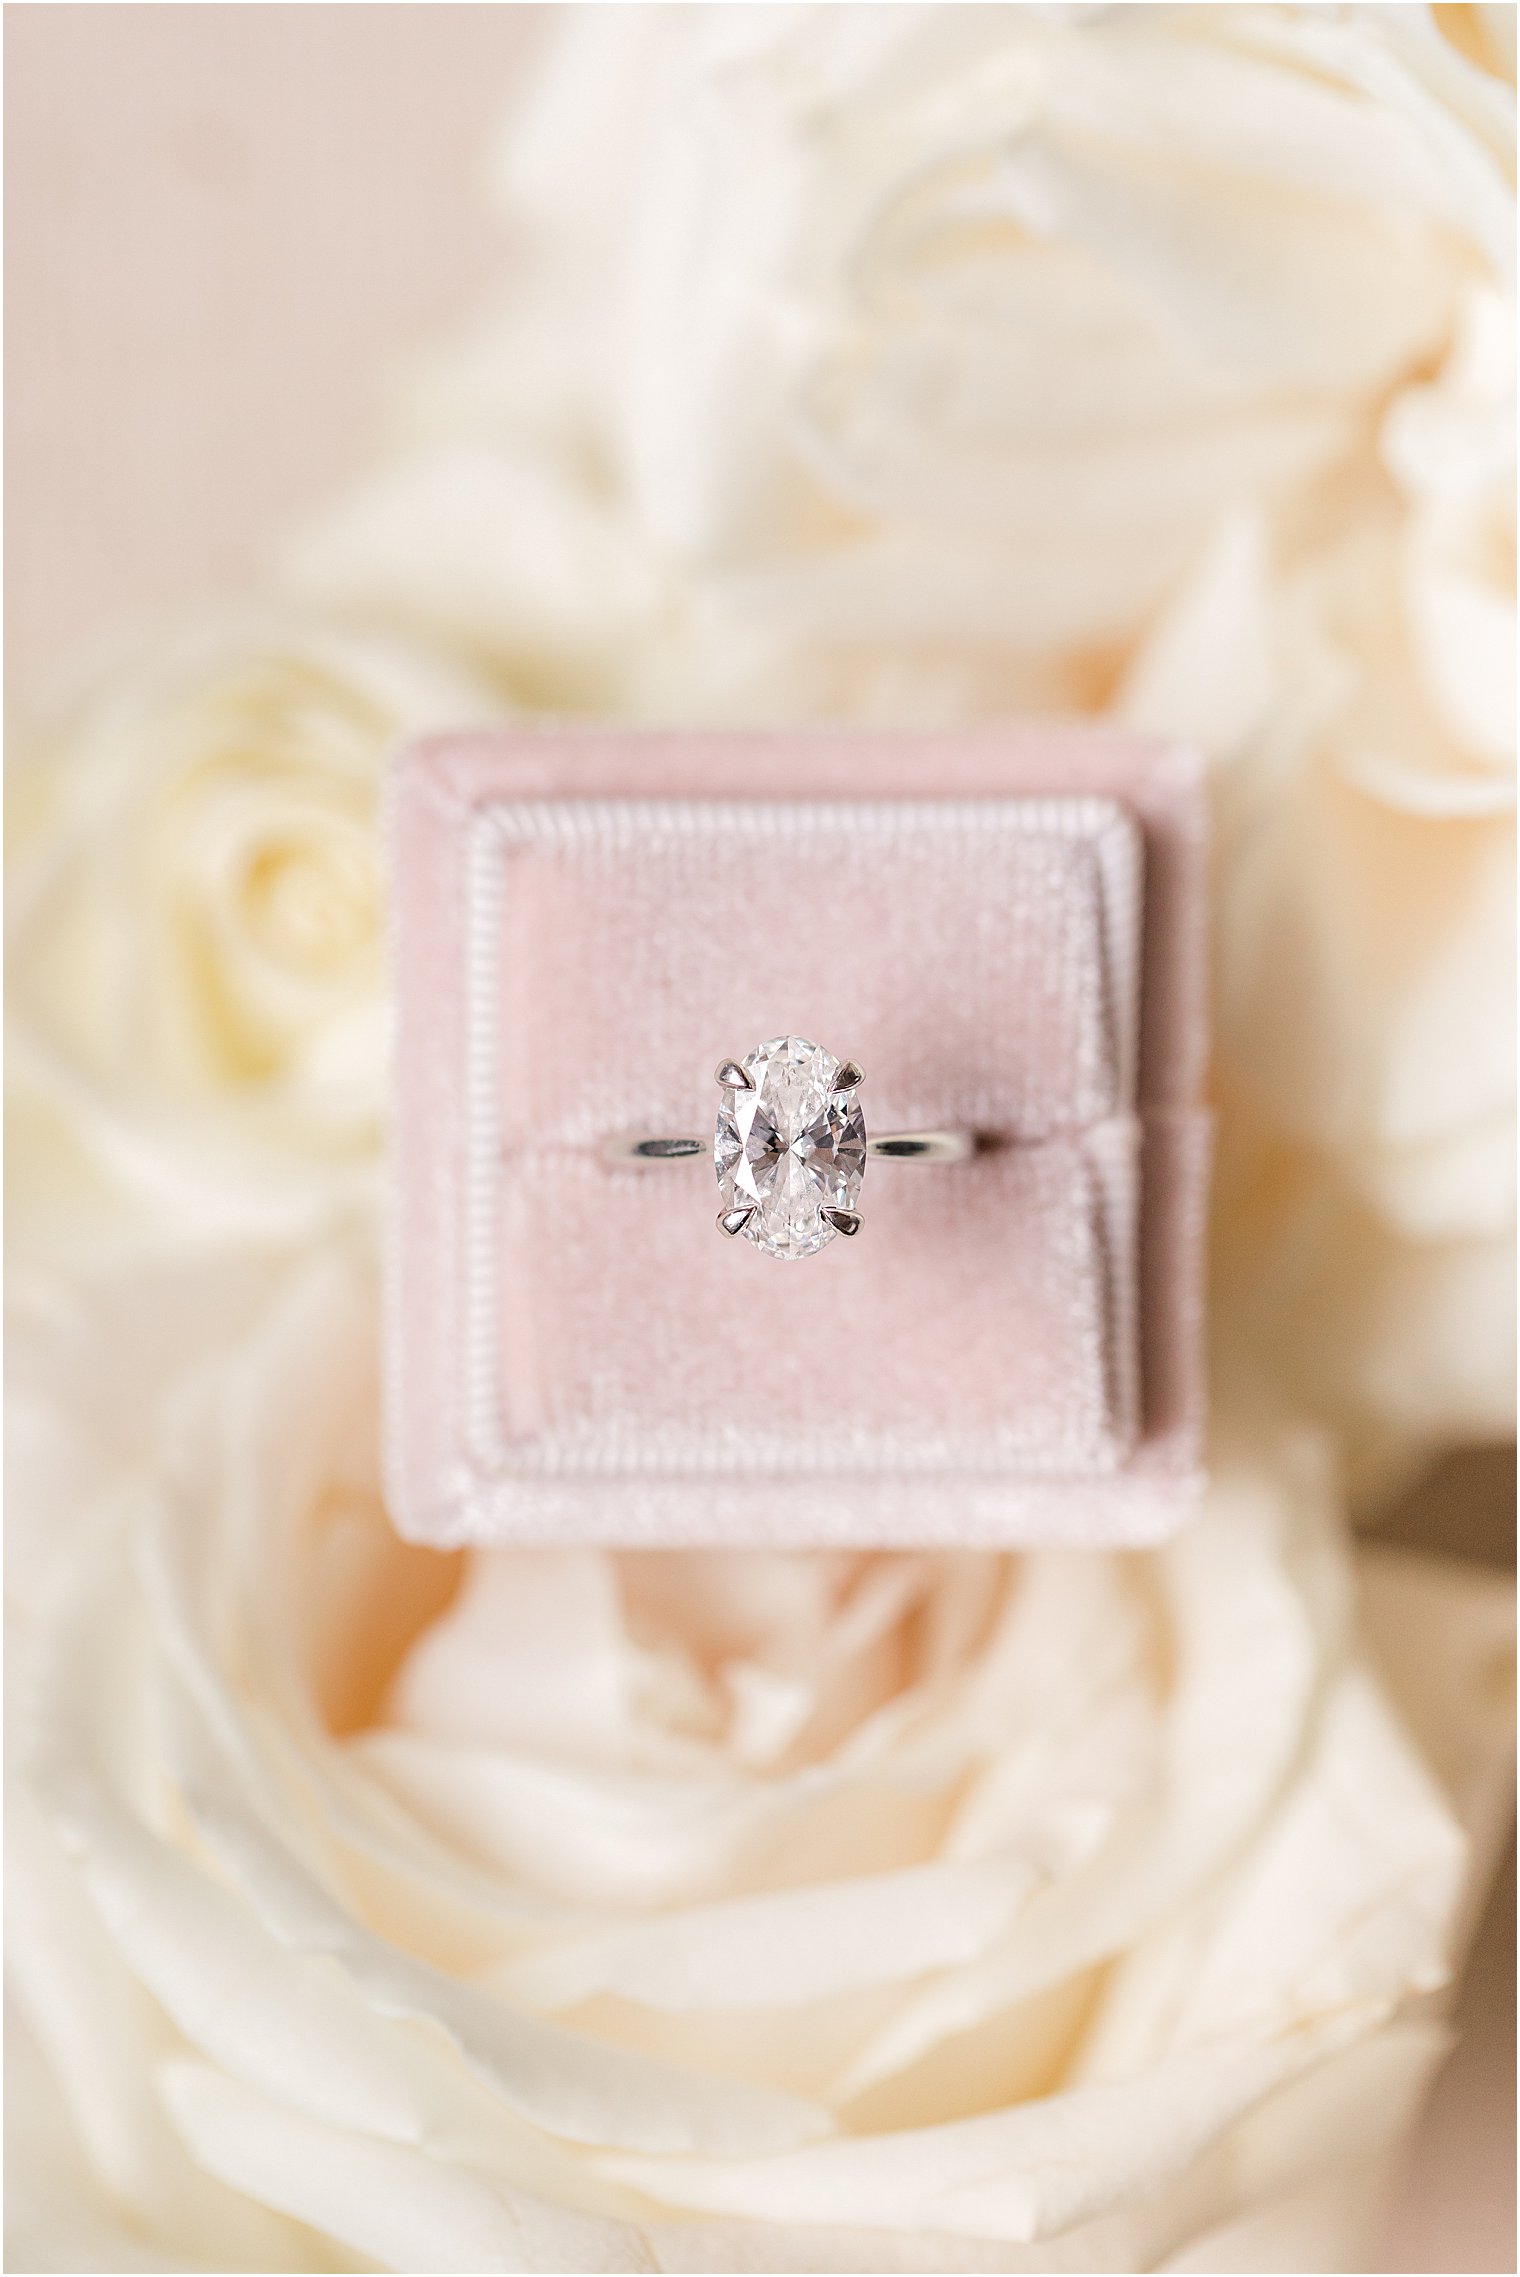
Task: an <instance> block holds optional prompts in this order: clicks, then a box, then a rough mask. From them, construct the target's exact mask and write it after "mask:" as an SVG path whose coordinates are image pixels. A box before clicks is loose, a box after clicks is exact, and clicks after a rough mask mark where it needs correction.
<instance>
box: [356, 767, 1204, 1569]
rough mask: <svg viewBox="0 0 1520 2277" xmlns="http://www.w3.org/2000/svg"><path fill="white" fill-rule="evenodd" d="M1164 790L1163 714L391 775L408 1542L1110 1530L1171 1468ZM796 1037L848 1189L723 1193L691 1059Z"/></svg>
mask: <svg viewBox="0 0 1520 2277" xmlns="http://www.w3.org/2000/svg"><path fill="white" fill-rule="evenodd" d="M1199 835H1200V826H1199V795H1198V783H1197V774H1196V769H1195V768H1194V767H1193V766H1192V765H1191V764H1190V763H1189V762H1188V760H1187V759H1186V758H1185V756H1184V755H1181V754H1179V753H1177V752H1176V751H1174V750H1172V749H1170V748H1166V747H1157V746H1154V745H1149V744H1145V743H1142V742H1138V741H1131V740H1128V739H1120V738H1113V737H1107V736H1095V735H1083V734H1080V733H1078V732H1076V731H1067V732H1063V733H1044V734H1030V733H1022V734H1018V735H1012V734H1010V735H1007V736H1001V737H989V736H983V737H977V738H955V739H950V738H933V737H917V736H904V737H882V736H871V737H865V736H850V735H844V734H840V735H837V736H829V735H821V734H818V733H813V734H808V735H802V736H791V737H785V736H776V737H756V736H738V735H734V736H713V735H688V736H679V735H659V736H656V735H636V734H630V733H614V732H610V731H608V732H595V733H594V732H591V731H586V730H579V731H571V730H562V731H534V732H532V733H530V734H523V735H499V736H477V737H461V738H454V739H444V740H441V741H435V742H431V743H427V744H423V745H420V746H417V747H415V748H414V749H413V750H411V751H410V752H409V753H407V754H406V755H405V756H404V758H403V760H402V762H401V764H400V767H399V769H398V774H397V780H396V787H395V798H394V802H393V853H394V873H395V904H396V912H397V915H396V943H395V954H396V972H395V980H396V993H397V1004H398V1052H397V1094H396V1101H395V1130H396V1143H395V1189H394V1195H393V1207H394V1221H393V1223H394V1230H393V1248H392V1273H391V1301H390V1307H389V1315H390V1317H389V1362H390V1365H389V1431H388V1438H389V1462H390V1483H391V1493H392V1500H393V1508H394V1511H395V1514H396V1517H397V1522H398V1524H399V1525H400V1526H401V1528H402V1530H403V1531H404V1532H406V1533H408V1534H410V1535H413V1536H415V1537H416V1538H418V1539H422V1540H427V1541H432V1542H438V1543H444V1542H457V1541H465V1540H468V1541H477V1542H542V1541H559V1542H563V1541H566V1540H574V1539H581V1540H597V1541H604V1542H621V1543H639V1542H648V1543H654V1542H661V1543H677V1542H681V1543H702V1542H710V1543H714V1544H717V1543H722V1544H725V1545H728V1546H733V1545H735V1544H740V1543H744V1542H753V1543H760V1542H765V1543H771V1544H774V1543H789V1544H818V1545H824V1544H834V1545H841V1544H844V1545H856V1546H862V1547H865V1546H872V1545H881V1544H886V1543H911V1542H921V1543H924V1544H936V1545H945V1544H948V1543H953V1542H959V1541H976V1542H982V1543H987V1542H1000V1543H1001V1542H1006V1543H1015V1542H1030V1541H1052V1540H1055V1541H1070V1542H1073V1543H1075V1542H1100V1541H1114V1542H1125V1541H1141V1540H1148V1539H1153V1538H1155V1536H1157V1535H1158V1534H1160V1533H1162V1532H1164V1531H1165V1530H1166V1529H1167V1528H1168V1527H1169V1526H1171V1525H1173V1524H1175V1523H1176V1522H1177V1521H1178V1520H1179V1519H1180V1518H1181V1516H1182V1515H1183V1514H1184V1513H1185V1510H1186V1507H1187V1504H1188V1500H1189V1497H1190V1494H1191V1492H1192V1490H1193V1489H1194V1487H1195V1486H1196V1478H1197V1411H1198V1405H1199V1401H1198V1385H1197V1366H1198V1362H1197V1343H1198V1311H1199V1306H1198V1298H1197V1278H1198V1250H1199V1226H1200V1221H1201V1199H1202V1189H1203V1175H1204V1160H1205V1143H1204V1142H1205V1135H1206V1134H1205V1124H1204V1119H1203V1117H1202V1114H1201V1112H1200V1109H1199V1106H1198V1087H1199V1081H1200V1077H1201V1071H1202V1058H1203V1053H1202V1032H1201V1027H1202V1019H1201V1001H1202V990H1201V974H1200V971H1199V963H1200V957H1199V940H1198V902H1199V894H1200V882H1199V881H1200V862H1199V858H1198V856H1199ZM781 1034H797V1035H804V1036H809V1037H812V1038H813V1039H814V1040H816V1041H818V1042H820V1043H822V1044H824V1045H825V1046H826V1047H827V1048H828V1049H829V1050H831V1051H833V1052H835V1053H837V1054H838V1055H839V1056H841V1057H845V1056H849V1057H852V1058H854V1059H856V1060H858V1061H859V1062H860V1063H861V1065H862V1066H863V1067H864V1068H865V1069H866V1070H867V1080H866V1084H865V1086H864V1087H863V1090H862V1094H861V1096H862V1103H863V1104H864V1105H865V1106H866V1109H867V1121H868V1126H870V1127H873V1128H875V1129H878V1130H885V1129H889V1128H891V1129H916V1128H931V1127H932V1128H938V1127H946V1126H964V1127H967V1128H969V1129H971V1130H973V1131H975V1132H976V1133H977V1134H978V1142H979V1143H978V1149H977V1152H976V1154H975V1155H974V1157H973V1158H972V1159H971V1160H970V1161H969V1162H963V1163H954V1164H936V1165H928V1164H904V1163H893V1162H890V1161H873V1162H872V1163H870V1164H869V1166H868V1169H867V1174H866V1180H865V1184H864V1187H863V1190H862V1194H861V1200H860V1210H861V1214H862V1217H863V1219H864V1221H865V1222H864V1227H863V1231H862V1233H861V1235H860V1236H858V1237H857V1238H856V1239H854V1240H853V1241H849V1242H846V1241H836V1242H834V1243H833V1244H832V1245H830V1246H829V1247H828V1248H827V1249H825V1250H824V1251H823V1252H821V1253H820V1254H819V1255H818V1256H816V1257H812V1258H808V1259H806V1260H802V1261H799V1262H791V1263H784V1262H781V1261H778V1260H776V1259H773V1258H770V1257H767V1256H764V1255H763V1254H761V1253H760V1252H759V1251H757V1250H755V1249H754V1248H753V1247H752V1246H751V1245H750V1244H749V1243H748V1242H746V1241H744V1240H742V1239H741V1240H738V1241H734V1242H726V1241H724V1240H723V1239H722V1238H721V1237H720V1236H719V1235H718V1233H717V1232H716V1230H715V1226H714V1219H715V1215H716V1211H717V1207H718V1194H717V1187H716V1184H715V1181H714V1175H713V1166H712V1163H711V1161H710V1160H707V1159H702V1158H698V1159H692V1160H685V1161H675V1162H669V1163H662V1164H658V1165H654V1166H624V1167H614V1166H612V1165H609V1164H608V1163H607V1162H606V1160H605V1159H604V1156H603V1142H604V1141H605V1140H606V1139H607V1138H608V1137H610V1136H613V1135H616V1134H619V1133H625V1132H632V1131H639V1132H659V1133H688V1132H689V1133H701V1134H703V1135H706V1136H710V1135H711V1127H712V1122H713V1117H714V1113H715V1110H716V1106H717V1091H716V1087H715V1085H714V1082H713V1077H712V1070H713V1067H714V1065H715V1063H716V1062H717V1061H718V1060H719V1059H720V1058H722V1057H724V1056H726V1055H729V1054H733V1055H735V1056H741V1057H742V1056H743V1054H744V1053H745V1052H747V1051H748V1050H750V1049H751V1048H752V1047H753V1046H754V1045H755V1044H757V1043H758V1042H760V1041H761V1040H762V1039H763V1038H765V1037H769V1036H775V1035H781Z"/></svg>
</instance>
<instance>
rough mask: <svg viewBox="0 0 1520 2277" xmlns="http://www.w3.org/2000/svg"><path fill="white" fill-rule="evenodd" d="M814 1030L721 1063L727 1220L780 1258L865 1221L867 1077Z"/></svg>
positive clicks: (719, 1136)
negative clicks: (861, 1211) (863, 1102)
mask: <svg viewBox="0 0 1520 2277" xmlns="http://www.w3.org/2000/svg"><path fill="white" fill-rule="evenodd" d="M863 1080H864V1079H863V1077H862V1075H861V1071H860V1069H859V1068H858V1067H857V1066H856V1065H855V1064H854V1062H853V1061H852V1060H846V1061H844V1062H842V1063H841V1062H840V1061H839V1060H837V1059H835V1058H834V1057H833V1055H832V1053H830V1052H826V1051H824V1050H822V1049H821V1047H820V1046H819V1045H817V1044H811V1043H809V1042H808V1040H807V1038H806V1037H805V1036H776V1037H774V1038H773V1039H772V1041H771V1042H770V1043H768V1044H760V1045H758V1046H757V1047H756V1049H755V1050H754V1051H752V1052H751V1053H750V1054H749V1057H748V1058H747V1059H744V1060H739V1061H732V1060H730V1061H725V1063H724V1064H723V1066H722V1067H720V1068H719V1070H718V1081H719V1083H720V1084H721V1085H722V1088H723V1104H722V1106H721V1107H720V1108H719V1109H718V1128H717V1133H716V1136H715V1138H714V1140H713V1159H714V1162H715V1164H716V1166H717V1172H718V1190H719V1192H720V1194H721V1195H722V1197H723V1215H722V1217H721V1218H720V1220H719V1223H720V1224H721V1225H722V1226H723V1229H724V1231H725V1232H729V1231H732V1232H734V1233H742V1234H745V1235H746V1236H747V1237H748V1239H749V1240H751V1241H752V1242H753V1243H754V1244H755V1246H756V1248H757V1249H763V1250H764V1251H765V1252H766V1254H767V1256H770V1257H811V1256H813V1255H814V1254H815V1253H816V1252H817V1251H818V1250H820V1249H822V1248H823V1247H824V1246H825V1244H826V1243H828V1242H831V1241H832V1240H833V1239H834V1237H835V1235H836V1234H841V1233H843V1234H853V1233H857V1232H858V1231H859V1230H860V1219H859V1217H858V1215H857V1214H856V1210H855V1203H856V1200H857V1199H858V1197H859V1194H860V1182H861V1180H862V1179H863V1178H864V1176H865V1170H866V1126H865V1119H864V1117H863V1116H862V1114H861V1111H860V1101H859V1100H858V1098H857V1097H856V1095H855V1094H856V1087H857V1085H858V1084H860V1083H861V1082H862V1081H863Z"/></svg>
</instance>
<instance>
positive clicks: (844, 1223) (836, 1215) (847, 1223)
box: [818, 1202, 860, 1240]
mask: <svg viewBox="0 0 1520 2277" xmlns="http://www.w3.org/2000/svg"><path fill="white" fill-rule="evenodd" d="M818 1215H819V1216H820V1217H821V1218H822V1220H823V1222H824V1224H825V1225H831V1226H832V1227H833V1228H834V1231H835V1232H836V1233H842V1234H844V1236H845V1237H846V1239H847V1240H853V1238H854V1236H855V1235H856V1234H857V1233H859V1231H860V1217H859V1214H858V1212H857V1211H855V1210H836V1209H835V1208H834V1207H833V1206H832V1204H830V1203H828V1202H825V1204H824V1205H823V1208H822V1209H821V1210H820V1211H819V1212H818Z"/></svg>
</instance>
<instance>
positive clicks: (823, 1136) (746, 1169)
mask: <svg viewBox="0 0 1520 2277" xmlns="http://www.w3.org/2000/svg"><path fill="white" fill-rule="evenodd" d="M717 1079H718V1085H719V1088H720V1090H721V1091H722V1094H723V1102H722V1105H721V1106H720V1107H719V1109H718V1121H717V1128H716V1130H715V1132H714V1134H713V1136H712V1138H711V1139H705V1138H639V1137H632V1138H622V1139H612V1140H609V1141H608V1144H607V1147H606V1154H607V1158H608V1160H609V1161H611V1162H616V1163H629V1162H676V1161H680V1160H682V1159H683V1158H684V1157H686V1156H688V1155H705V1154H711V1155H712V1157H713V1162H714V1165H715V1167H716V1170H717V1175H718V1191H719V1193H720V1195H721V1196H722V1201H723V1207H722V1209H721V1210H720V1211H719V1213H718V1230H719V1232H720V1233H725V1234H727V1235H729V1236H730V1237H733V1236H735V1235H737V1234H741V1233H742V1234H744V1235H745V1236H746V1237H747V1238H748V1239H749V1240H750V1241H752V1242H753V1243H754V1244H755V1247H756V1248H757V1249H763V1250H764V1251H765V1253H766V1255H767V1256H769V1257H812V1256H814V1255H815V1254H816V1252H817V1251H818V1250H820V1249H823V1248H825V1247H826V1246H827V1244H828V1243H829V1242H831V1241H832V1240H833V1239H834V1237H835V1235H836V1234H844V1235H846V1236H847V1237H851V1236H853V1235H855V1234H857V1233H859V1231H860V1224H861V1220H860V1212H859V1210H858V1209H857V1208H856V1206H855V1205H856V1203H857V1201H858V1200H859V1198H860V1186H861V1180H862V1179H863V1178H864V1176H865V1170H866V1163H867V1161H868V1160H869V1159H873V1158H874V1159H878V1160H882V1161H891V1162H964V1161H965V1159H966V1157H967V1156H968V1155H969V1154H971V1153H972V1152H973V1151H974V1146H975V1141H974V1139H973V1137H972V1134H971V1133H970V1132H969V1131H893V1132H890V1133H888V1134H887V1135H886V1136H884V1137H878V1138H867V1136H866V1126H865V1118H864V1116H863V1115H862V1113H861V1110H860V1100H859V1098H858V1097H857V1093H858V1092H859V1089H860V1086H861V1084H862V1083H863V1082H864V1081H865V1073H864V1070H863V1069H861V1068H860V1067H858V1066H857V1065H856V1063H855V1062H854V1060H851V1059H846V1060H837V1059H835V1058H834V1056H833V1054H832V1053H831V1052H826V1051H824V1050H823V1049H822V1048H821V1047H820V1046H819V1045H817V1044H812V1043H809V1042H808V1040H807V1038H806V1037H805V1036H776V1037H774V1038H773V1039H772V1040H771V1042H770V1043H768V1044H758V1045H757V1046H756V1047H755V1049H754V1050H753V1051H752V1052H751V1053H750V1054H749V1055H748V1057H747V1058H745V1059H742V1060H739V1059H725V1060H722V1061H720V1062H719V1065H718V1068H717Z"/></svg>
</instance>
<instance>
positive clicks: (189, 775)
mask: <svg viewBox="0 0 1520 2277" xmlns="http://www.w3.org/2000/svg"><path fill="white" fill-rule="evenodd" d="M498 708H499V707H498V706H497V705H496V704H494V703H493V701H492V699H491V698H490V697H489V696H488V695H487V694H486V693H485V691H484V690H483V689H482V688H481V687H480V686H479V685H478V684H476V683H472V682H471V681H470V680H469V679H467V678H466V676H465V675H464V674H462V673H461V672H460V671H458V670H456V669H455V668H453V667H452V666H450V665H448V664H446V663H445V662H444V661H442V660H441V659H440V657H439V656H438V655H437V654H436V653H435V652H433V651H432V650H430V649H428V648H426V647H423V646H421V645H420V644H418V643H417V642H415V641H413V642H406V641H402V640H400V639H395V638H390V637H385V638H381V637H377V636H375V635H373V634H369V633H364V632H360V631H356V630H353V629H349V628H345V627H343V626H339V625H333V624H327V623H324V622H323V621H322V620H321V619H320V618H317V617H313V616H312V614H311V613H310V612H309V611H308V612H305V613H303V614H300V615H284V616H266V617H260V618H253V619H249V620H243V621H238V622H234V623H229V624H226V625H218V626H215V627H212V628H211V629H209V630H207V631H205V632H203V633H199V634H192V635H189V636H186V637H185V638H183V639H180V640H178V641H176V642H173V643H171V644H169V645H168V646H166V647H165V648H164V649H163V650H161V651H159V652H157V653H153V654H150V655H147V656H145V657H144V658H143V659H142V660H141V661H140V662H139V663H137V664H136V665H135V666H134V667H133V668H132V669H131V670H129V671H127V672H125V673H122V674H120V675H118V676H117V677H115V678H114V679H112V680H110V681H108V682H107V683H106V684H105V685H104V686H102V688H101V689H100V690H99V691H98V692H96V693H95V694H94V695H93V696H92V697H91V698H90V699H88V700H87V701H85V702H84V703H82V704H81V705H79V706H78V707H77V708H76V710H75V711H74V713H73V714H72V716H71V717H69V718H68V719H67V720H66V721H65V722H64V724H63V725H62V726H61V727H60V728H59V729H58V730H57V731H56V732H55V733H53V734H51V735H48V736H46V737H39V738H38V739H37V741H36V743H35V746H34V748H33V749H32V750H31V751H30V752H29V754H28V756H27V758H26V760H25V761H24V762H23V764H22V765H21V767H20V768H19V769H18V771H17V779H16V781H15V783H14V785H13V798H12V809H13V813H12V822H11V843H10V857H9V896H8V898H9V926H10V940H9V945H10V971H11V983H12V994H11V1013H12V1031H11V1042H10V1070H11V1077H12V1085H11V1089H12V1111H13V1122H12V1128H13V1133H14V1136H13V1141H12V1144H13V1148H14V1150H15V1153H14V1156H13V1159H14V1160H16V1161H18V1162H19V1165H20V1177H21V1182H22V1188H23V1193H24V1199H25V1208H24V1210H23V1212H22V1214H21V1219H20V1223H19V1228H18V1230H19V1231H20V1233H21V1236H22V1239H23V1243H25V1244H30V1242H31V1241H32V1240H33V1239H34V1238H36V1239H38V1240H39V1241H42V1242H44V1243H45V1245H46V1246H47V1247H49V1248H52V1249H55V1248H56V1247H57V1245H58V1244H59V1243H60V1242H61V1243H64V1244H66V1245H67V1246H68V1247H69V1248H70V1249H71V1250H72V1251H73V1252H74V1253H75V1254H76V1255H78V1256H79V1257H80V1258H81V1259H84V1260H87V1261H88V1262H90V1263H94V1262H95V1261H97V1260H98V1259H99V1257H100V1256H101V1255H102V1254H103V1253H105V1252H106V1251H108V1250H110V1249H111V1248H112V1246H113V1245H114V1244H115V1243H117V1242H118V1241H125V1242H132V1241H136V1240H139V1239H141V1238H142V1236H143V1232H144V1229H156V1230H157V1231H158V1232H164V1231H168V1232H170V1233H172V1234H173V1235H175V1236H177V1237H186V1238H190V1239H192V1240H203V1239H205V1238H207V1237H208V1236H213V1235H222V1234H226V1233H241V1232H253V1233H271V1232H274V1233H278V1234H281V1235H283V1236H289V1235H290V1234H292V1233H298V1232H300V1231H301V1230H302V1229H303V1228H305V1227H309V1226H310V1225H311V1224H312V1223H313V1222H315V1221H318V1220H320V1218H321V1217H322V1216H324V1215H325V1214H326V1213H328V1212H329V1211H331V1210H332V1209H333V1208H335V1207H345V1206H351V1205H352V1202H353V1200H354V1199H355V1197H356V1196H357V1195H359V1194H362V1193H366V1192H368V1191H369V1190H370V1189H371V1188H372V1186H373V1181H374V1176H375V1168H376V1162H377V1149H378V1138H379V1129H380V1115H381V1108H382V1100H383V1089H384V1080H385V1053H384V1040H383V1003H382V987H381V983H382V970H381V967H382V932H383V910H382V902H381V876H380V844H379V830H378V805H379V791H380V784H381V779H382V773H383V767H384V762H385V759H386V756H387V754H388V752H389V750H390V749H391V747H392V746H393V745H394V744H395V743H396V742H397V741H398V740H399V738H400V737H401V736H403V735H404V734H406V733H408V732H410V731H412V730H415V729H419V728H424V727H439V726H450V725H457V724H459V723H460V722H461V721H468V720H470V719H473V718H479V717H481V716H487V715H489V714H490V713H491V712H492V711H494V710H496V709H498Z"/></svg>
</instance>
